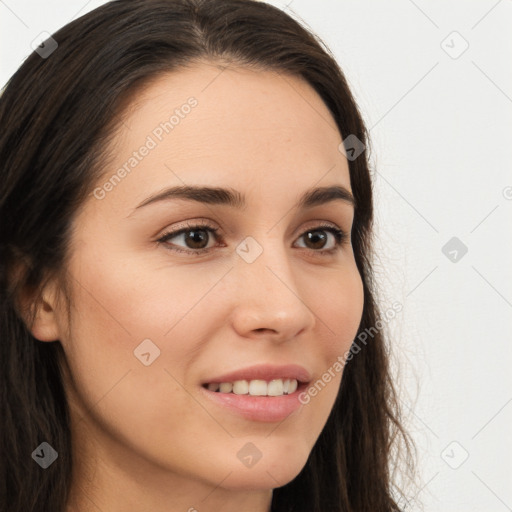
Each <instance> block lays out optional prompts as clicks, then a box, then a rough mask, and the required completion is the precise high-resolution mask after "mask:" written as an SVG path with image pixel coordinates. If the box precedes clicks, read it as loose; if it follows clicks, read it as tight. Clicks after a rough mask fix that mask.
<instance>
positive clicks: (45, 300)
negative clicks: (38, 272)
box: [29, 283, 60, 341]
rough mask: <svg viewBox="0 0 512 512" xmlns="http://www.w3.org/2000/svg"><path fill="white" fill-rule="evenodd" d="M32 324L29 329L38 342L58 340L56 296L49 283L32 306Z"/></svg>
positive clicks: (52, 285) (53, 287)
mask: <svg viewBox="0 0 512 512" xmlns="http://www.w3.org/2000/svg"><path fill="white" fill-rule="evenodd" d="M34 307H35V311H36V313H35V317H34V323H33V324H32V326H30V327H29V329H30V332H31V333H32V336H34V338H36V339H38V340H39V341H56V340H58V339H59V338H60V333H59V324H58V322H57V318H58V309H57V294H56V288H55V285H54V284H53V283H49V284H48V285H47V287H46V288H45V289H44V290H43V293H42V295H41V298H40V299H39V301H38V302H36V304H35V305H34Z"/></svg>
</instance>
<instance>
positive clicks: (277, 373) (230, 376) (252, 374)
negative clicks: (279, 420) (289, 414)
mask: <svg viewBox="0 0 512 512" xmlns="http://www.w3.org/2000/svg"><path fill="white" fill-rule="evenodd" d="M256 379H258V380H265V381H267V382H268V381H271V380H272V379H296V380H297V381H298V382H299V383H304V382H306V383H307V382H309V381H310V380H311V374H310V373H309V372H308V371H307V370H306V369H305V368H304V367H302V366H300V365H297V364H287V365H282V366H276V365H269V364H260V365H256V366H251V367H248V368H242V369H240V370H235V371H232V372H230V373H225V374H224V375H218V376H215V377H211V378H209V379H207V380H204V381H203V382H202V383H201V384H210V383H219V384H220V383H221V382H235V381H236V380H256ZM239 396H242V395H239ZM288 396H293V393H292V395H288Z"/></svg>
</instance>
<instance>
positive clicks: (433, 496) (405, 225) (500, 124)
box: [0, 0, 512, 512]
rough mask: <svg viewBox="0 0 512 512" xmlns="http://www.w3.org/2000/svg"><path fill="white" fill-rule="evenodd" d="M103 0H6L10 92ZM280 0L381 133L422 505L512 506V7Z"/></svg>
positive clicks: (379, 166)
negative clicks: (39, 43)
mask: <svg viewBox="0 0 512 512" xmlns="http://www.w3.org/2000/svg"><path fill="white" fill-rule="evenodd" d="M103 3H105V2H103V1H90V2H86V1H85V0H80V1H77V0H72V1H71V0H67V1H64V0H60V1H56V0H52V1H49V0H46V1H45V2H35V1H30V2H29V1H18V0H16V1H15V0H1V1H0V55H1V57H0V83H1V85H3V84H4V83H5V82H6V81H7V79H8V78H9V76H10V75H11V74H12V73H14V71H15V70H16V69H17V67H18V66H19V65H20V64H21V62H22V61H23V60H24V59H25V58H26V57H27V56H28V54H29V53H30V52H31V48H30V44H31V42H32V41H33V40H34V39H35V38H37V36H38V35H39V34H40V33H41V32H43V31H46V32H49V33H50V34H51V33H53V32H55V31H56V30H57V29H59V28H60V27H61V26H63V25H65V24H66V23H68V22H69V21H71V19H74V18H76V17H78V16H80V15H82V14H85V13H86V12H88V11H90V10H92V9H93V8H95V7H97V6H99V5H101V4H103ZM270 3H272V4H274V5H276V6H278V7H281V8H283V9H285V10H286V11H287V12H288V13H289V14H291V15H292V16H294V17H297V16H298V17H300V18H302V20H303V22H305V23H306V24H307V25H309V27H310V28H311V29H312V30H313V31H315V32H316V33H317V34H318V35H319V36H320V37H321V38H322V39H323V40H324V41H325V42H326V43H327V45H328V46H329V47H330V48H331V49H332V51H333V53H334V54H335V57H336V58H337V60H338V62H339V63H340V65H341V67H342V69H343V70H344V72H345V74H346V76H347V78H348V80H349V83H350V85H351V87H352V89H353V92H354V94H355V96H356V98H357V100H358V103H359V105H360V107H361V109H362V111H363V115H364V118H365V121H366V122H367V124H368V128H370V135H371V139H372V152H371V158H372V162H373V165H374V167H375V169H376V171H377V172H376V173H375V200H376V217H377V235H378V244H377V249H378V251H379V257H378V260H377V262H376V266H377V267H376V270H377V278H378V281H379V283H380V286H381V288H382V296H381V301H382V302H381V307H382V309H383V310H386V309H388V308H389V307H390V306H391V304H392V303H393V302H395V301H398V302H400V303H401V304H403V310H402V311H401V312H400V313H399V314H398V315H397V317H396V318H395V319H394V320H392V321H391V322H389V324H388V329H389V331H390V333H391V335H392V344H393V346H394V349H395V354H396V355H397V357H398V360H399V365H400V368H399V375H400V376H401V380H400V382H401V383H402V387H403V390H404V394H403V398H402V400H403V406H404V411H405V412H407V413H408V417H409V429H410V431H411V432H412V434H413V437H414V439H415V442H416V443H417V445H418V449H419V473H420V479H421V482H420V486H419V488H418V489H417V490H416V491H411V494H410V495H409V498H410V504H409V506H406V510H408V511H409V510H419V509H420V504H421V503H423V507H424V509H425V510H428V511H440V512H445V511H446V512H459V511H460V512H470V511H485V512H502V511H506V510H512V486H511V485H510V484H511V483H512V480H511V475H512V437H511V434H510V431H511V428H510V426H511V423H512V386H511V383H512V378H511V370H510V367H511V365H512V348H511V347H512V336H511V331H512V329H511V318H512V315H511V313H512V279H511V276H512V270H511V269H512V266H511V264H510V262H511V261H512V258H511V256H512V255H511V253H512V243H511V240H512V236H511V235H512V233H511V229H510V228H511V224H510V220H511V217H512V200H510V199H507V197H508V198H511V197H512V193H511V192H512V189H511V188H510V187H511V186H512V174H511V172H510V165H511V162H512V149H511V148H512V143H511V136H512V131H511V128H512V118H511V114H512V68H511V67H510V62H512V30H511V27H512V1H511V0H500V1H496V0H481V1H467V2H464V3H463V2H455V1H453V0H452V1H440V0H436V1H428V2H427V1H426V0H416V1H414V2H413V1H412V0H393V1H388V2H382V1H377V0H372V1H369V0H364V1H361V0H359V1H355V0H351V1H344V0H316V1H314V2H313V1H311V0H310V1H307V0H292V1H291V2H289V1H287V2H285V1H280V0H272V1H271V2H270ZM287 4H288V6H287ZM454 31H456V32H458V34H459V35H457V34H453V32H454ZM443 41H444V43H443ZM466 44H468V45H469V46H468V48H467V50H466V51H464V52H463V53H462V54H460V55H459V53H460V52H461V51H462V50H463V49H464V47H465V45H466ZM447 52H448V53H447ZM449 53H451V56H450V54H449ZM507 55H508V57H507ZM454 57H456V58H454ZM507 187H509V188H507ZM507 221H508V222H507ZM452 237H457V238H458V239H459V240H460V241H461V242H463V243H464V245H465V246H466V247H467V248H468V252H467V253H466V254H465V255H464V256H462V257H461V256H460V254H461V253H460V251H459V252H458V253H457V258H458V260H457V261H456V262H453V261H451V260H450V259H449V258H448V257H447V256H445V255H444V254H443V252H442V247H443V246H444V245H445V244H446V243H447V242H448V241H449V240H450V239H451V238H452ZM507 255H508V256H507ZM454 256H455V253H453V252H452V255H451V257H454ZM507 261H508V262H509V263H508V264H506V262H507ZM507 432H509V433H508V434H507ZM466 456H467V459H466V460H464V458H465V457H466ZM405 505H406V504H404V506H405Z"/></svg>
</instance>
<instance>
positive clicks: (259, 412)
mask: <svg viewBox="0 0 512 512" xmlns="http://www.w3.org/2000/svg"><path fill="white" fill-rule="evenodd" d="M223 378H224V377H223ZM238 380H242V379H238ZM211 382H214V381H211ZM222 382H231V381H230V380H228V381H224V380H223V381H222ZM307 386H308V384H307V383H306V382H304V383H302V384H299V385H298V387H297V389H296V390H295V392H293V393H291V394H290V395H283V396H251V395H235V394H233V393H220V392H217V391H210V390H209V389H207V388H205V387H203V386H201V388H200V389H201V392H202V393H204V394H205V396H206V397H208V398H209V399H210V400H212V401H213V402H214V403H215V404H216V405H219V406H222V407H225V408H226V409H228V410H229V411H231V412H235V413H237V414H240V415H242V416H243V417H244V418H246V419H248V420H250V421H266V422H276V421H282V420H284V419H286V418H287V417H288V416H289V415H290V414H291V413H293V412H294V411H296V410H297V409H298V408H299V407H300V406H301V405H302V404H301V402H300V401H299V395H300V393H302V392H303V391H304V390H305V389H306V388H307Z"/></svg>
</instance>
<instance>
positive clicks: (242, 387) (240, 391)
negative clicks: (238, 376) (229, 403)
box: [221, 380, 249, 395]
mask: <svg viewBox="0 0 512 512" xmlns="http://www.w3.org/2000/svg"><path fill="white" fill-rule="evenodd" d="M221 386H222V384H221ZM221 389H222V388H221ZM233 393H235V395H247V393H249V384H248V382H247V381H246V380H236V381H235V382H234V383H233Z"/></svg>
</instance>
